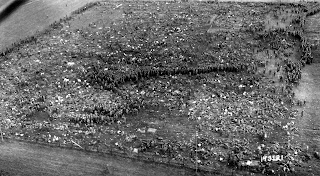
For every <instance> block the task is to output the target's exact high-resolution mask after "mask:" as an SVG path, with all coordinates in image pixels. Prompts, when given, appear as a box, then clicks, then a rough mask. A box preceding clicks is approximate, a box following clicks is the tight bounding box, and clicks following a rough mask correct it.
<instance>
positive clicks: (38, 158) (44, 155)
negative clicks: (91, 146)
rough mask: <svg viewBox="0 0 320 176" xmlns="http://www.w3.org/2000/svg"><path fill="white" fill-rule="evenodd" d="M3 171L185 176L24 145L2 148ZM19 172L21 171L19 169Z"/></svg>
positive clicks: (27, 175)
mask: <svg viewBox="0 0 320 176" xmlns="http://www.w3.org/2000/svg"><path fill="white" fill-rule="evenodd" d="M0 151H1V152H0V163H1V164H0V171H1V170H2V171H4V172H8V173H10V174H9V175H10V176H42V175H46V176H56V175H61V176H67V175H68V176H70V175H77V176H82V175H83V176H88V175H92V176H100V175H101V176H109V175H110V176H111V175H112V176H150V175H154V176H184V175H190V174H191V173H188V172H186V171H185V170H182V169H178V168H170V169H168V168H167V167H164V166H156V165H153V164H147V163H144V162H139V161H130V160H126V159H123V158H117V157H111V156H104V155H99V154H94V153H85V152H82V151H77V150H68V149H61V148H52V147H49V146H43V145H35V144H28V143H21V142H12V141H11V142H10V141H6V142H5V143H1V144H0ZM17 168H19V169H17Z"/></svg>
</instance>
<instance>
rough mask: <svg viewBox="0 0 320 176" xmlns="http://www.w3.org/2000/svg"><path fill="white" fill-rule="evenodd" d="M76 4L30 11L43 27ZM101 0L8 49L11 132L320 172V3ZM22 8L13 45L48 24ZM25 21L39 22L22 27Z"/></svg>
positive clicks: (213, 166) (141, 152) (92, 146)
mask: <svg viewBox="0 0 320 176" xmlns="http://www.w3.org/2000/svg"><path fill="white" fill-rule="evenodd" d="M55 2H56V1H55ZM81 2H82V1H81ZM88 2H89V1H88ZM52 3H54V2H52ZM69 3H71V4H72V3H74V4H76V5H79V7H80V3H79V2H78V1H77V2H76V1H70V2H69V1H68V3H67V4H68V5H66V4H63V3H58V2H57V4H58V5H56V6H54V5H48V4H46V5H48V9H46V12H47V11H48V14H49V15H48V16H47V17H43V16H40V17H36V16H32V15H29V16H28V17H25V16H20V17H21V19H22V20H25V21H29V22H31V24H39V26H38V28H37V29H39V30H43V29H45V26H46V25H49V24H51V23H52V22H54V21H55V20H56V19H55V18H56V17H54V15H57V14H59V15H60V16H59V17H63V16H65V15H64V14H63V13H62V11H63V12H64V13H67V12H68V11H70V9H69V10H68V9H65V8H69V7H70V6H69ZM62 4H63V6H62ZM305 5H307V4H305ZM60 6H61V7H60ZM310 6H314V4H312V5H310ZM36 7H39V8H42V7H43V4H42V5H40V4H39V6H36ZM89 7H90V8H86V9H82V10H80V11H77V12H76V13H73V15H71V16H69V17H68V18H65V19H63V20H60V21H59V22H57V23H54V24H53V25H51V26H50V28H49V29H48V30H45V32H42V33H37V35H36V36H35V37H29V38H28V39H27V40H24V41H22V42H21V41H20V42H16V43H19V45H15V47H13V48H10V49H8V50H4V52H3V54H2V56H1V60H2V62H1V63H0V68H1V69H0V78H1V79H0V80H1V81H0V83H1V92H0V93H1V97H2V99H1V100H2V104H1V106H0V107H1V113H2V117H3V118H2V123H1V127H2V128H1V129H2V132H3V135H4V137H5V138H7V139H19V140H21V139H22V140H25V141H29V142H32V143H34V142H36V143H42V144H48V145H52V146H60V147H74V148H76V149H80V150H87V151H88V150H90V151H95V152H98V153H106V154H110V153H111V154H118V155H121V156H123V157H127V158H134V159H138V160H145V161H152V162H154V163H158V164H159V163H167V164H168V165H173V166H175V167H177V166H179V167H181V168H186V172H185V174H186V173H187V175H189V174H190V169H191V170H194V172H196V173H197V174H200V175H206V174H207V175H210V174H220V175H221V174H222V175H223V173H225V174H227V175H232V174H238V175H249V174H256V175H260V174H262V175H265V174H267V175H272V174H276V175H312V174H314V175H317V173H318V172H319V166H320V165H319V161H318V159H319V158H320V155H319V154H318V152H319V148H318V145H317V144H315V143H308V140H310V139H311V137H309V138H308V137H307V136H308V134H307V132H302V131H307V130H306V127H307V126H308V125H307V124H310V123H309V122H307V121H306V120H305V116H304V111H303V110H302V109H304V108H306V107H309V106H310V104H309V101H311V98H310V96H311V95H308V96H309V98H308V96H306V94H307V93H306V92H308V91H305V93H304V94H303V93H301V92H303V91H299V89H304V88H303V87H301V84H300V85H299V80H300V79H301V77H303V75H305V73H304V74H302V68H303V67H304V66H305V65H306V64H310V63H312V61H313V59H312V56H311V55H310V46H309V45H308V41H307V39H306V38H304V35H305V34H304V33H303V29H304V28H305V18H306V14H305V12H307V11H308V9H310V8H308V7H307V6H304V5H297V4H296V5H294V4H272V3H231V2H220V3H213V2H211V3H205V2H183V3H179V2H164V1H163V2H151V1H143V2H142V1H139V2H137V1H112V2H99V3H95V4H91V5H90V6H89ZM25 8H28V7H25ZM32 8H33V7H32ZM51 8H52V9H53V10H52V12H51V11H50V9H51ZM57 8H58V9H62V11H59V10H58V11H56V9H57ZM70 8H71V7H70ZM72 8H74V6H72ZM44 10H45V9H44ZM39 13H40V12H39ZM20 15H21V14H20ZM20 17H19V14H17V15H12V16H10V17H9V18H8V19H7V20H6V21H5V22H3V23H2V24H1V25H0V31H1V28H2V29H5V28H8V27H9V26H10V27H11V26H14V30H17V31H14V30H12V31H10V33H4V32H3V33H0V34H2V35H3V36H6V37H5V39H4V40H3V42H1V44H2V45H1V47H2V48H3V49H4V48H6V47H7V46H9V45H8V44H9V43H12V41H16V40H18V39H20V38H22V37H24V36H26V35H29V34H30V35H33V34H35V32H34V31H33V30H31V27H33V26H30V25H29V26H28V25H27V24H26V25H23V23H20V24H13V21H14V19H18V18H20ZM44 18H47V20H46V19H44ZM29 19H31V21H30V20H29ZM10 20H11V21H10ZM32 20H35V21H32ZM41 20H44V21H45V22H41ZM40 24H41V25H40ZM15 25H23V27H19V26H15ZM29 28H30V29H29ZM3 31H4V30H3ZM19 31H26V32H28V33H27V34H24V35H23V36H20V37H19V36H18V37H17V36H16V35H14V34H16V33H19ZM303 84H304V82H302V85H303ZM298 85H299V86H300V87H298V88H296V87H297V86H298ZM304 87H307V86H305V85H304ZM315 87H316V86H313V87H309V88H310V89H312V88H313V89H315ZM294 91H295V92H294ZM296 96H298V99H296ZM305 101H306V102H305ZM312 110H313V111H314V109H312ZM307 119H312V120H314V121H317V118H316V116H313V118H310V117H308V116H307ZM306 139H307V141H306ZM19 147H20V146H19ZM4 149H6V148H5V147H4ZM13 151H14V150H13ZM13 151H11V153H13ZM9 153H10V152H9ZM2 156H6V157H7V156H8V155H2ZM86 162H90V161H86ZM310 166H311V167H310ZM132 167H134V166H132ZM3 169H4V170H5V168H3ZM139 172H140V171H139ZM161 172H162V170H161V169H159V173H161ZM172 172H174V170H172ZM177 172H179V173H177V175H181V173H180V170H179V171H178V170H177ZM115 174H116V175H123V171H122V172H119V173H115ZM159 175H161V174H159ZM170 175H173V173H170Z"/></svg>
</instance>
